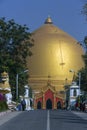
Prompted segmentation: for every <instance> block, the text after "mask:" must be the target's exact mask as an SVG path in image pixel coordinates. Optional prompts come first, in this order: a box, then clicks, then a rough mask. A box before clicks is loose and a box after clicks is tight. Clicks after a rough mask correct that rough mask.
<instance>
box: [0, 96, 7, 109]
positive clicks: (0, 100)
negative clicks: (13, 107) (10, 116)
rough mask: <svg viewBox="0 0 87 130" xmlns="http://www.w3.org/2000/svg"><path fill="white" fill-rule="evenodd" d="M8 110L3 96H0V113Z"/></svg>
mask: <svg viewBox="0 0 87 130" xmlns="http://www.w3.org/2000/svg"><path fill="white" fill-rule="evenodd" d="M7 109H8V105H7V103H6V99H5V97H4V95H3V94H0V111H5V110H7Z"/></svg>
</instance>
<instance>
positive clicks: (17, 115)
mask: <svg viewBox="0 0 87 130" xmlns="http://www.w3.org/2000/svg"><path fill="white" fill-rule="evenodd" d="M5 117H6V119H8V117H9V120H8V121H5V122H4V123H3V124H1V125H0V130H87V113H81V112H71V111H65V110H54V111H52V110H35V111H29V112H27V111H24V112H13V113H9V114H8V115H7V116H5ZM0 119H1V117H0ZM3 119H5V118H4V117H3ZM0 121H1V120H0Z"/></svg>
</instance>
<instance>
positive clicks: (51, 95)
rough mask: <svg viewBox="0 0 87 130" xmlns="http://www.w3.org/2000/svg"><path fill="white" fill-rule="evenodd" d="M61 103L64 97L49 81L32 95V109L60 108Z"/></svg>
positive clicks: (61, 106)
mask: <svg viewBox="0 0 87 130" xmlns="http://www.w3.org/2000/svg"><path fill="white" fill-rule="evenodd" d="M63 105H64V98H63V97H62V95H61V94H58V93H57V92H56V91H55V87H54V86H52V85H51V84H49V83H48V84H47V85H46V86H45V87H43V88H42V91H41V92H40V93H38V94H36V95H35V97H34V109H61V108H63Z"/></svg>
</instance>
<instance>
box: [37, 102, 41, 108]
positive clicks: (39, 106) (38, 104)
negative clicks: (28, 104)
mask: <svg viewBox="0 0 87 130" xmlns="http://www.w3.org/2000/svg"><path fill="white" fill-rule="evenodd" d="M37 109H41V102H40V101H39V102H38V103H37Z"/></svg>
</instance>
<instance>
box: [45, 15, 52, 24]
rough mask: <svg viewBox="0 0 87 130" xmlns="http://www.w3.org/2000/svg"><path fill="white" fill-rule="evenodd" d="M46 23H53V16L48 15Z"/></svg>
mask: <svg viewBox="0 0 87 130" xmlns="http://www.w3.org/2000/svg"><path fill="white" fill-rule="evenodd" d="M44 23H45V24H52V23H53V22H52V19H51V17H50V16H48V17H47V19H46V20H45V22H44Z"/></svg>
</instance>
